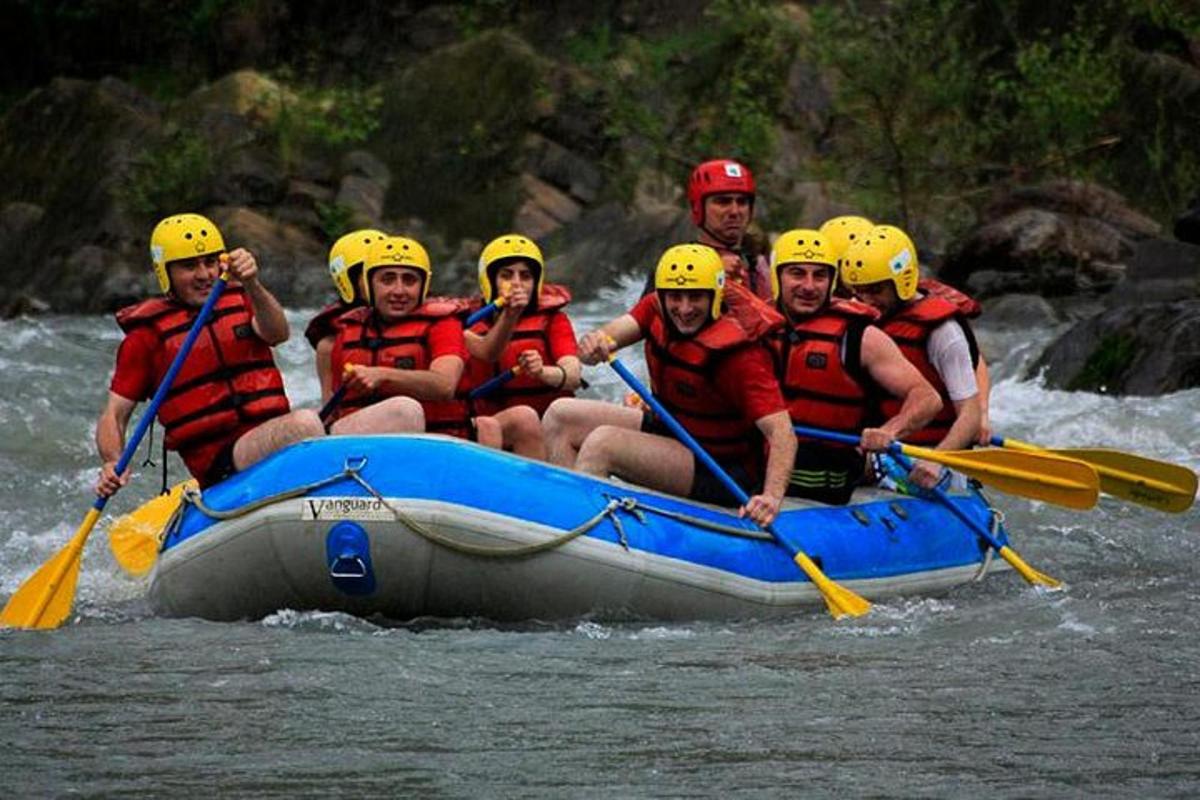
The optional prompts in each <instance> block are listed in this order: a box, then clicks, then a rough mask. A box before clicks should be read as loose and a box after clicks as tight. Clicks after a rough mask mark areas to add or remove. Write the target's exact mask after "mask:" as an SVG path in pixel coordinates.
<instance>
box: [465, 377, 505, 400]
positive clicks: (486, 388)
mask: <svg viewBox="0 0 1200 800" xmlns="http://www.w3.org/2000/svg"><path fill="white" fill-rule="evenodd" d="M516 375H517V373H516V372H514V371H513V370H512V369H506V370H504V372H501V373H500V374H499V375H497V376H495V377H494V378H488V379H487V381H485V382H484V383H481V384H479V385H478V386H476V387H475V388H474V389H472V390H471V391H470V392H468V393H467V397H468V398H470V399H471V400H477V399H478V398H480V397H483V396H484V395H489V394H491V393H492V392H494V391H496V390H497V389H499V388H500V387H501V386H503V385H504V384H506V383H508V382H509V381H511V380H512V379H513V378H515V377H516Z"/></svg>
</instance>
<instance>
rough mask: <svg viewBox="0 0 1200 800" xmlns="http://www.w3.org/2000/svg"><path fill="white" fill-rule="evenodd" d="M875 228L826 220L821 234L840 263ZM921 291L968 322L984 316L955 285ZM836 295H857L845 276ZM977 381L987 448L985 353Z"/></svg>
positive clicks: (922, 282) (858, 220)
mask: <svg viewBox="0 0 1200 800" xmlns="http://www.w3.org/2000/svg"><path fill="white" fill-rule="evenodd" d="M874 227H875V223H874V222H871V220H869V219H867V218H866V217H858V216H842V217H834V218H833V219H828V220H826V221H825V222H824V223H823V224H822V225H821V229H820V231H821V234H822V235H823V236H825V237H826V238H827V239H828V240H829V241H830V243H831V244H832V246H833V250H834V254H835V255H836V256H837V258H838V261H839V264H840V263H841V259H842V257H843V256H844V255H845V254H846V251H847V250H848V249H850V247H851V246H852V245H854V244H856V243H858V242H859V241H860V240H861V239H863V238H865V237H866V235H867V233H868V232H869V231H870V230H871V229H872V228H874ZM917 291H919V292H921V293H923V294H926V295H932V296H934V297H940V298H942V299H943V300H948V301H949V302H951V303H953V304H954V305H955V306H956V307H957V308H958V310H959V313H961V314H962V315H963V316H964V317H966V318H967V319H974V318H975V317H978V316H979V315H980V314H982V313H983V307H982V306H981V305H979V302H978V301H977V300H975V299H974V298H973V297H971V296H970V295H967V294H964V293H963V292H960V291H959V290H958V289H955V288H954V287H953V286H949V285H947V284H944V283H942V282H941V281H939V280H937V279H936V278H931V277H926V276H922V277H920V279H919V280H918V281H917ZM834 293H835V294H836V295H837V296H838V297H852V296H853V292H851V291H850V289H849V287H848V285H847V282H846V279H845V277H844V276H843V277H842V279H841V280H840V281H839V282H838V285H837V287H836V289H835V291H834ZM975 381H976V383H978V384H979V412H980V424H979V436H978V437H977V438H976V441H977V442H978V443H979V444H984V445H986V444H988V443H990V442H991V439H992V431H991V426H990V425H989V423H988V392H989V389H990V387H991V379H990V377H989V375H988V368H987V363H986V362H985V361H984V359H983V354H982V353H981V354H980V355H979V363H978V365H977V366H976V367H975Z"/></svg>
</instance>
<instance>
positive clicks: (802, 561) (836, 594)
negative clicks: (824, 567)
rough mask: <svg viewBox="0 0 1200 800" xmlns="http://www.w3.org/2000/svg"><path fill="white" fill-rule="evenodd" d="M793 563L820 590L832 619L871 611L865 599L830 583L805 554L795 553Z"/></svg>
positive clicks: (859, 615) (855, 615)
mask: <svg viewBox="0 0 1200 800" xmlns="http://www.w3.org/2000/svg"><path fill="white" fill-rule="evenodd" d="M795 561H796V564H797V565H798V566H799V567H800V569H802V570H804V574H805V575H807V576H808V579H809V580H811V581H812V582H813V584H814V585H815V586H816V587H817V588H818V589H820V590H821V596H822V597H824V598H825V605H826V607H827V608H828V609H829V613H830V614H831V615H833V618H834V619H841V618H842V617H844V616H846V615H849V616H851V617H861V616H862V615H863V614H866V613H867V612H868V611H870V610H871V604H870V602H868V601H867V600H866V598H863V597H860V596H858V595H857V594H855V593H854V592H852V591H850V590H849V589H847V588H846V587H845V586H839V585H838V584H836V583H834V582H833V581H831V580H830V579H829V576H828V575H826V574H825V573H824V572H822V571H821V568H820V567H818V566H817V565H816V564H815V563H813V560H812V559H811V558H809V557H808V554H807V553H804V552H798V553H796V556H795Z"/></svg>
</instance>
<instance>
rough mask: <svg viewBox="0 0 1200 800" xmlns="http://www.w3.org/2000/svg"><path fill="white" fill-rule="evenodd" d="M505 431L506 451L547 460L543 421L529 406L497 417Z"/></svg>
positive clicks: (516, 407)
mask: <svg viewBox="0 0 1200 800" xmlns="http://www.w3.org/2000/svg"><path fill="white" fill-rule="evenodd" d="M496 421H497V422H499V423H500V427H501V429H502V430H503V431H504V445H505V449H508V450H512V451H513V452H514V453H516V454H517V455H519V456H525V457H526V458H535V459H537V460H538V461H545V460H546V439H545V436H544V435H543V433H542V421H541V420H540V419H538V415H537V412H536V411H534V410H533V409H532V408H530V407H529V406H513V407H512V408H506V409H504V410H503V411H501V412H500V413H499V414H497V415H496Z"/></svg>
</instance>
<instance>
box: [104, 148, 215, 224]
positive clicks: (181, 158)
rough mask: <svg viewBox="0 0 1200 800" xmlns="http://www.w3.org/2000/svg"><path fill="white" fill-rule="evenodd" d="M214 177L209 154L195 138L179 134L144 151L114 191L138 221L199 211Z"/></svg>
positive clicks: (213, 167) (210, 153)
mask: <svg viewBox="0 0 1200 800" xmlns="http://www.w3.org/2000/svg"><path fill="white" fill-rule="evenodd" d="M215 174H216V164H215V159H214V157H213V153H212V150H211V149H210V148H209V146H208V143H207V142H206V141H205V139H204V138H203V137H202V136H200V135H199V134H196V133H192V132H190V131H179V132H177V133H175V134H174V135H173V136H169V137H167V138H166V139H163V140H162V141H160V142H159V143H157V144H155V145H153V146H151V147H149V148H147V150H146V151H145V152H144V153H143V154H142V156H141V157H140V158H139V159H138V160H137V161H135V162H134V163H133V165H132V167H131V169H130V170H129V172H128V173H127V174H126V176H125V178H124V180H123V181H122V182H121V184H120V185H119V186H118V187H117V190H116V196H117V200H118V202H119V203H120V204H121V205H122V206H123V207H124V208H125V209H126V211H128V212H130V213H131V214H133V215H135V216H137V217H140V218H142V219H146V220H150V219H157V218H161V217H164V216H166V215H167V214H170V213H173V212H174V211H176V210H178V209H180V208H199V207H200V206H202V205H204V204H205V203H206V202H207V201H208V199H209V195H210V192H211V184H212V180H213V177H214V176H215Z"/></svg>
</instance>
